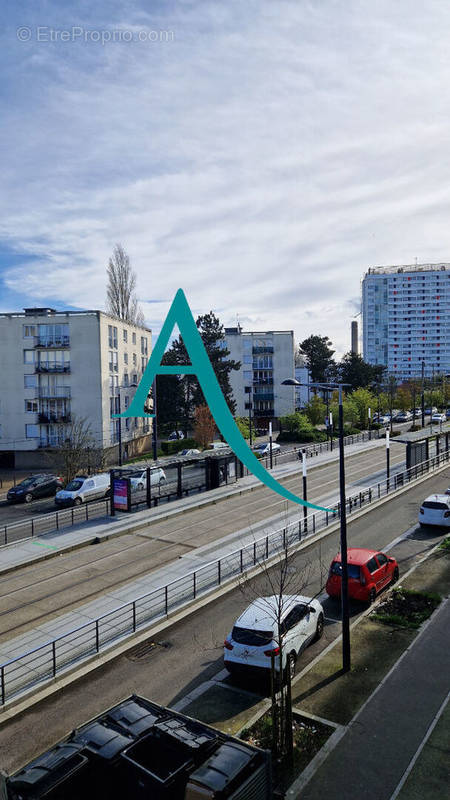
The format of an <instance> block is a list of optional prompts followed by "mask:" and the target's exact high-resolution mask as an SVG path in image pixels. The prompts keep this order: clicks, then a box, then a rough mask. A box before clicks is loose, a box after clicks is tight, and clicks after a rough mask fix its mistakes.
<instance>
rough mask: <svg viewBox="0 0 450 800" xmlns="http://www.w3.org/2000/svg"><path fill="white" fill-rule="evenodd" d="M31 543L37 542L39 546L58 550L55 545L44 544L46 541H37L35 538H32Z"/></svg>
mask: <svg viewBox="0 0 450 800" xmlns="http://www.w3.org/2000/svg"><path fill="white" fill-rule="evenodd" d="M32 544H37V545H39V546H40V547H49V548H50V550H59V547H56V545H54V544H46V542H37V541H36V539H33V541H32Z"/></svg>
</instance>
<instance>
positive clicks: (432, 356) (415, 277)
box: [362, 264, 450, 380]
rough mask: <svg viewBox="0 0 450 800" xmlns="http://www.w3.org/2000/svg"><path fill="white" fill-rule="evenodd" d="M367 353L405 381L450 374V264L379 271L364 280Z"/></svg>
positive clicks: (363, 295)
mask: <svg viewBox="0 0 450 800" xmlns="http://www.w3.org/2000/svg"><path fill="white" fill-rule="evenodd" d="M362 314H363V353H364V359H365V360H366V361H368V362H369V363H371V364H383V365H384V366H386V367H387V372H388V374H389V375H394V376H395V377H396V378H398V379H399V380H408V379H412V378H420V377H421V375H422V362H424V364H425V375H426V376H427V377H428V376H430V375H432V374H433V373H446V374H448V373H449V372H450V264H416V265H414V266H411V265H407V266H397V267H395V266H393V267H373V268H370V269H369V270H368V272H367V273H366V275H365V276H364V279H363V282H362Z"/></svg>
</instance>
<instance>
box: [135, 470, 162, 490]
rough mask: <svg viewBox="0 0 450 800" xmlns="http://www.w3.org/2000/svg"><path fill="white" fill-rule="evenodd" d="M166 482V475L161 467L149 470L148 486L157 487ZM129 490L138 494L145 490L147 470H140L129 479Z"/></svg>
mask: <svg viewBox="0 0 450 800" xmlns="http://www.w3.org/2000/svg"><path fill="white" fill-rule="evenodd" d="M165 480H166V473H165V472H164V470H163V469H161V467H153V468H152V469H150V486H159V485H160V484H161V483H164V481H165ZM130 488H131V491H132V492H139V491H142V490H143V489H146V488H147V470H146V469H140V470H138V471H136V472H135V473H133V475H132V476H131V477H130Z"/></svg>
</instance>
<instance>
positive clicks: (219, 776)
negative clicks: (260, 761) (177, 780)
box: [190, 742, 255, 792]
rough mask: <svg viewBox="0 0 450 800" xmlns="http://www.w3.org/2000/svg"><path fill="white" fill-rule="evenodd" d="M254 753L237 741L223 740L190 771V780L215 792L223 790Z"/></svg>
mask: <svg viewBox="0 0 450 800" xmlns="http://www.w3.org/2000/svg"><path fill="white" fill-rule="evenodd" d="M254 755H255V754H254V753H253V752H251V751H250V750H248V749H247V748H246V747H245V745H240V744H238V743H237V742H225V744H222V745H221V746H220V747H219V748H218V750H216V752H215V753H214V754H213V755H212V756H211V757H210V758H208V760H207V761H205V763H204V764H202V766H201V767H198V769H196V770H195V772H192V773H191V775H190V781H195V782H196V783H199V784H201V785H202V786H204V787H206V788H208V789H213V790H214V791H216V792H220V791H223V789H225V787H226V786H227V785H228V784H229V783H230V782H231V781H232V780H233V779H234V778H235V777H236V775H238V774H239V773H240V771H241V770H242V769H244V767H246V766H247V764H249V763H250V761H251V760H252V758H253V757H254Z"/></svg>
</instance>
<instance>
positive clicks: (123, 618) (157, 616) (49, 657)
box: [0, 450, 450, 705]
mask: <svg viewBox="0 0 450 800" xmlns="http://www.w3.org/2000/svg"><path fill="white" fill-rule="evenodd" d="M449 458H450V451H448V450H447V451H445V452H443V453H440V454H439V455H436V456H434V457H433V458H430V459H428V461H425V462H423V463H421V464H418V465H416V466H414V467H412V468H410V469H408V470H405V471H403V472H400V473H396V474H394V475H392V476H391V477H390V479H389V480H387V479H386V480H384V481H380V482H379V483H376V484H373V485H372V486H368V487H365V488H364V489H363V490H361V491H360V492H358V493H356V494H354V495H351V496H349V497H347V498H346V507H347V512H348V513H349V514H350V515H351V513H352V512H354V511H355V510H356V509H359V508H362V507H363V506H366V505H370V504H371V503H372V502H374V501H376V500H378V499H379V498H381V497H383V496H385V495H388V494H390V493H392V492H395V491H396V490H398V489H399V488H400V487H403V486H404V485H405V484H407V483H409V482H411V481H414V480H417V479H418V478H420V477H422V476H423V475H425V474H427V473H430V472H432V471H433V470H435V469H437V468H439V467H440V466H442V465H443V464H445V463H448V461H449ZM338 515H339V505H338V506H337V508H336V509H335V510H334V511H331V512H324V511H316V512H314V513H313V514H309V515H308V516H307V517H306V518H304V517H301V518H299V519H297V520H295V521H294V522H292V523H290V524H288V525H287V526H286V527H285V528H281V529H278V530H276V531H273V532H272V533H270V534H268V535H266V536H263V537H261V538H260V539H256V540H255V541H253V542H251V543H250V544H247V545H245V546H243V547H241V548H240V549H239V550H236V551H234V552H232V553H229V554H228V555H226V556H224V557H222V558H219V559H217V560H215V561H211V562H210V563H208V564H205V565H204V566H202V567H199V568H198V569H196V570H194V571H193V572H190V573H188V574H187V575H185V576H183V577H182V578H177V579H176V580H174V581H171V582H170V583H168V584H166V585H165V586H161V587H159V588H157V589H154V590H153V591H151V592H149V593H147V594H145V595H142V596H141V597H138V598H136V599H135V600H133V601H132V602H129V603H125V604H124V605H122V606H120V607H118V608H116V609H114V610H113V611H110V612H109V613H107V614H103V615H102V616H100V617H98V618H97V619H96V620H92V621H91V622H87V623H85V624H84V625H81V626H80V627H78V628H75V629H74V630H71V631H68V632H67V633H66V634H63V635H62V636H59V637H57V638H56V639H53V640H51V641H49V642H47V643H45V644H43V645H40V646H39V647H36V648H34V649H33V650H29V651H27V652H26V653H23V654H22V655H20V656H17V657H16V658H13V659H11V660H10V661H7V662H5V663H3V664H1V665H0V682H1V703H2V705H4V704H5V703H6V702H7V701H9V700H11V699H12V698H14V697H16V696H17V695H20V694H22V693H24V692H26V691H29V690H30V689H32V688H33V687H35V686H38V685H40V684H42V683H45V682H46V681H48V680H51V679H52V678H55V677H56V676H57V675H59V674H60V673H62V672H64V670H67V669H68V668H71V667H73V666H74V665H76V664H78V663H80V662H82V661H84V660H85V659H86V658H88V657H89V656H92V655H94V654H97V653H100V652H101V651H102V650H105V649H106V648H107V647H108V646H109V645H111V644H112V643H113V642H116V641H118V640H119V639H122V638H123V637H124V636H129V635H131V634H133V633H136V632H137V631H139V630H142V629H143V628H144V627H145V626H147V625H149V624H150V623H155V622H157V621H158V620H161V619H164V618H166V617H167V616H169V615H170V614H171V613H173V612H174V611H176V610H177V609H179V608H180V607H181V606H184V605H187V604H188V603H191V602H192V601H193V600H195V599H196V598H197V597H199V596H200V595H204V594H207V593H209V592H211V591H212V590H214V589H216V588H217V587H218V586H221V585H222V584H223V583H225V582H227V581H229V580H231V579H233V578H235V577H237V576H238V575H239V574H242V573H244V572H246V570H248V569H250V568H252V567H254V566H256V565H257V564H259V563H261V562H262V561H265V560H267V559H269V558H270V557H271V556H273V555H275V554H276V553H278V552H280V551H281V550H283V549H285V548H288V549H289V548H292V547H294V546H296V545H298V544H299V543H300V542H302V541H304V540H305V539H307V538H309V537H310V536H312V535H313V534H314V533H316V532H318V531H319V530H322V529H325V528H326V527H327V526H328V525H330V524H331V523H333V522H334V521H336V520H337V519H338Z"/></svg>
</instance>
